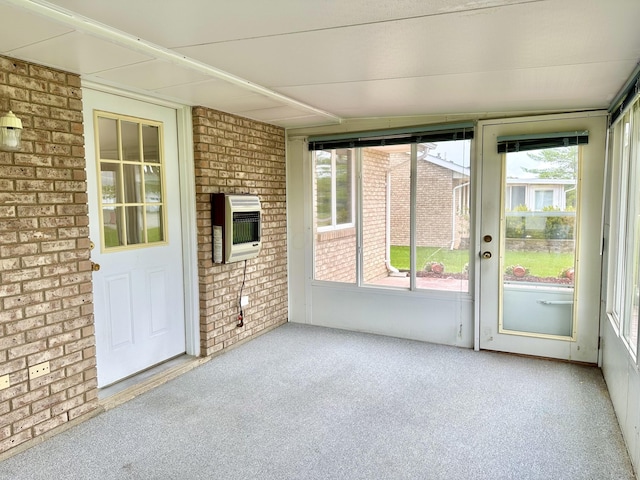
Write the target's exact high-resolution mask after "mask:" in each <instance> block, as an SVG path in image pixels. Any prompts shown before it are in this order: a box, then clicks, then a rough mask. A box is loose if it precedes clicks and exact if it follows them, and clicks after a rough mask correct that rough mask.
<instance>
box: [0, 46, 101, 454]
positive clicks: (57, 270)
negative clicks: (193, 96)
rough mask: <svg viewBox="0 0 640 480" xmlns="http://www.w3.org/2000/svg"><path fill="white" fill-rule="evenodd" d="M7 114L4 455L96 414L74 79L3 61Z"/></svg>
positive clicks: (1, 238) (0, 183)
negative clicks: (38, 373) (10, 145)
mask: <svg viewBox="0 0 640 480" xmlns="http://www.w3.org/2000/svg"><path fill="white" fill-rule="evenodd" d="M9 109H11V110H12V111H13V112H14V113H15V114H16V115H17V116H18V117H19V118H20V119H21V120H22V123H23V127H24V129H23V133H22V138H23V144H22V149H21V151H20V152H15V153H8V152H0V278H1V281H2V283H1V285H0V377H3V376H5V375H8V377H9V382H10V386H9V388H6V389H3V390H0V454H1V453H3V452H6V451H7V450H9V449H11V448H13V447H15V446H17V445H19V444H21V443H23V442H25V441H27V440H29V439H32V438H35V437H37V436H39V435H42V434H44V433H46V432H48V431H50V430H51V429H53V428H55V427H58V426H60V425H62V424H65V423H66V422H69V421H70V420H73V419H75V418H78V417H80V416H81V415H83V414H85V413H87V412H89V411H91V410H93V409H95V408H96V406H97V400H96V398H97V389H96V385H97V383H96V363H95V346H94V345H95V342H94V330H93V304H92V295H91V292H92V283H91V270H90V260H89V256H90V254H89V238H88V235H89V232H88V216H87V194H86V183H85V160H84V147H83V145H84V141H83V136H82V135H83V127H82V100H81V91H80V79H79V78H78V77H77V76H75V75H71V74H67V73H64V72H60V71H56V70H51V69H48V68H44V67H41V66H37V65H32V64H29V63H25V62H21V61H16V60H12V59H8V58H5V57H0V114H4V113H6V112H7V111H8V110H9ZM45 361H48V362H49V364H50V370H51V373H49V374H47V375H44V376H42V377H39V378H36V379H33V380H30V379H29V367H31V366H33V365H36V364H40V363H42V362H45Z"/></svg>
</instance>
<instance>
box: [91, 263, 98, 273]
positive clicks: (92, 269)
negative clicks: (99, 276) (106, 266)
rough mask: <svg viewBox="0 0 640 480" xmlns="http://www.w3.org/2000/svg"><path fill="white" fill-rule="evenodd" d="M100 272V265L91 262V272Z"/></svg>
mask: <svg viewBox="0 0 640 480" xmlns="http://www.w3.org/2000/svg"><path fill="white" fill-rule="evenodd" d="M98 270H100V264H99V263H94V262H91V271H93V272H97V271H98Z"/></svg>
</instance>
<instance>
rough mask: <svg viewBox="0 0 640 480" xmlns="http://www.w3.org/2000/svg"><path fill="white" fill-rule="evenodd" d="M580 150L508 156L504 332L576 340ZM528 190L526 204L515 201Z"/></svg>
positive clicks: (504, 244) (546, 150) (505, 212)
mask: <svg viewBox="0 0 640 480" xmlns="http://www.w3.org/2000/svg"><path fill="white" fill-rule="evenodd" d="M578 155H579V150H578V147H575V146H574V147H560V148H550V149H544V150H535V151H530V152H516V153H509V154H507V155H506V157H505V167H504V168H505V170H506V174H505V184H504V190H503V191H504V198H505V201H504V212H503V219H504V220H503V228H502V237H503V238H502V242H503V254H502V258H501V262H502V263H501V265H502V269H503V272H502V275H503V290H502V293H503V295H502V329H504V330H508V331H512V332H524V333H528V334H543V335H557V336H572V335H573V301H574V289H573V286H574V277H575V243H576V242H575V234H576V208H577V197H576V192H577V178H578V176H577V171H578ZM516 186H518V188H524V192H525V193H524V203H518V204H517V205H515V202H511V205H509V202H508V201H507V199H508V198H509V194H510V193H511V198H512V199H513V198H514V195H513V191H514V190H513V188H515V187H516Z"/></svg>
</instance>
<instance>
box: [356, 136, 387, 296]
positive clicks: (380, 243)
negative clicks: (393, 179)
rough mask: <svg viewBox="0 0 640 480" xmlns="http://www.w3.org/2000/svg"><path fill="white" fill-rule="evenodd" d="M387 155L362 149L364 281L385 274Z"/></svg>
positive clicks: (370, 280)
mask: <svg viewBox="0 0 640 480" xmlns="http://www.w3.org/2000/svg"><path fill="white" fill-rule="evenodd" d="M388 171H389V154H388V153H386V152H383V151H380V150H375V149H372V148H365V149H363V151H362V203H363V205H362V206H363V208H362V264H363V277H364V281H365V283H369V282H373V281H374V280H376V279H377V278H381V277H386V276H387V267H386V264H385V260H386V259H387V172H388Z"/></svg>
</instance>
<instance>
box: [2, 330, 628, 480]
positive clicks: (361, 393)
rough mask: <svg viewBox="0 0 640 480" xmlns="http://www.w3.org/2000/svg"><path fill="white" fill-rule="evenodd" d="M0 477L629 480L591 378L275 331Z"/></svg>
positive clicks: (576, 369)
mask: <svg viewBox="0 0 640 480" xmlns="http://www.w3.org/2000/svg"><path fill="white" fill-rule="evenodd" d="M0 478H1V479H11V480H19V479H47V480H52V479H83V480H86V479H224V480H233V479H238V480H240V479H242V480H247V479H554V480H559V479H571V480H575V479H598V480H602V479H615V480H621V479H632V478H634V477H633V472H632V468H631V465H630V463H629V459H628V456H627V453H626V449H625V446H624V443H623V440H622V436H621V433H620V429H619V427H618V424H617V421H616V418H615V415H614V413H613V409H612V405H611V401H610V399H609V396H608V393H607V390H606V386H605V383H604V380H603V378H602V374H601V372H600V370H599V369H597V368H594V367H587V366H581V365H573V364H567V363H560V362H553V361H546V360H538V359H531V358H522V357H517V356H511V355H506V354H499V353H491V352H473V351H470V350H465V349H460V348H454V347H445V346H439V345H432V344H427V343H421V342H413V341H407V340H400V339H395V338H387V337H380V336H374V335H367V334H359V333H351V332H344V331H337V330H330V329H324V328H318V327H311V326H303V325H295V324H288V325H285V326H283V327H280V328H278V329H276V330H274V331H272V332H269V333H267V334H265V335H263V336H261V337H259V338H257V339H255V340H254V341H252V342H249V343H247V344H245V345H242V346H240V347H238V348H236V349H234V350H232V351H230V352H228V353H226V354H224V355H222V356H220V357H218V358H215V359H213V360H212V361H210V362H208V363H207V364H205V365H203V366H201V367H198V368H196V369H194V370H192V371H190V372H188V373H186V374H184V375H182V376H180V377H179V378H177V379H175V380H172V381H170V382H168V383H167V384H165V385H162V386H160V387H158V388H156V389H154V390H152V391H150V392H147V393H145V394H143V395H141V396H139V397H137V398H135V399H134V400H132V401H130V402H127V403H125V404H123V405H121V406H119V407H117V408H114V409H112V410H109V411H108V412H106V413H103V414H101V415H99V416H97V417H95V418H93V419H91V420H89V421H87V422H84V423H83V424H81V425H79V426H77V427H74V428H72V429H70V430H68V431H66V432H64V433H61V434H59V435H57V436H55V437H53V438H52V439H50V440H48V441H46V442H44V443H42V444H40V445H37V446H35V447H33V448H31V449H29V450H27V451H25V452H23V453H21V454H18V455H16V456H13V457H11V458H9V459H7V460H6V461H4V462H3V463H2V464H0Z"/></svg>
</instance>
